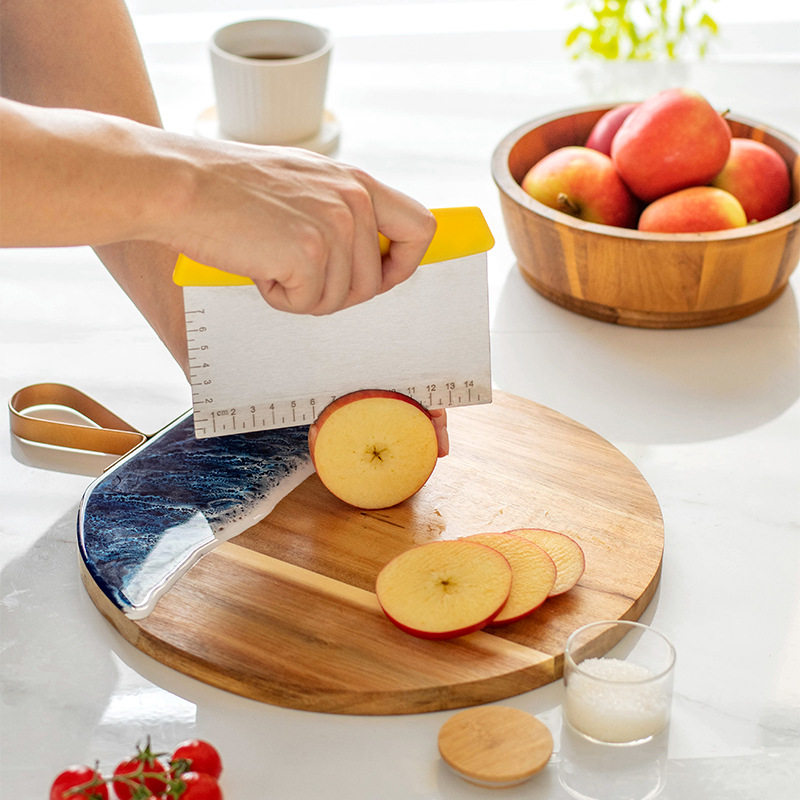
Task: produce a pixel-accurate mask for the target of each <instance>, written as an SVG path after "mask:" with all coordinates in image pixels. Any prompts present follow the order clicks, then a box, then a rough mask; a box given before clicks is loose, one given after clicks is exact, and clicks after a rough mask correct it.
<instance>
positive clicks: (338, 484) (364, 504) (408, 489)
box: [308, 389, 439, 509]
mask: <svg viewBox="0 0 800 800" xmlns="http://www.w3.org/2000/svg"><path fill="white" fill-rule="evenodd" d="M376 399H377V400H391V401H392V402H398V403H408V404H409V406H411V407H412V408H413V409H415V410H416V411H418V412H419V413H420V414H421V415H424V417H425V418H426V419H427V420H428V422H429V423H430V430H429V431H428V430H427V426H424V428H425V430H424V436H422V437H421V439H420V440H419V441H418V442H417V446H416V447H415V448H414V451H415V453H416V456H417V460H418V461H419V463H415V464H414V465H413V466H414V468H415V475H416V480H415V481H414V482H413V483H410V482H408V480H406V481H404V483H403V488H402V490H399V491H395V489H396V487H397V485H398V484H399V480H396V479H395V478H394V477H392V475H391V474H389V475H388V476H387V480H386V481H385V482H384V484H385V486H390V487H391V488H392V499H391V500H390V501H387V500H386V499H385V498H384V499H382V500H377V499H375V497H376V495H374V496H372V497H370V499H367V495H365V494H364V492H363V490H362V489H361V487H358V486H357V485H356V478H355V477H354V479H353V480H354V482H353V484H349V485H345V484H344V483H343V482H342V480H341V473H342V471H343V468H344V471H345V472H346V473H347V475H348V483H349V477H350V475H353V476H355V470H354V469H353V467H354V460H353V458H352V457H348V455H347V453H346V451H345V450H343V449H340V448H339V446H338V445H339V442H336V443H335V444H333V445H331V443H330V442H328V443H325V442H324V440H323V449H324V450H325V451H326V452H325V455H321V454H320V452H319V451H320V440H321V439H322V437H323V434H324V433H325V434H327V431H328V425H329V422H330V420H331V418H332V417H333V416H334V414H336V413H337V412H338V411H340V410H341V409H343V408H345V407H347V406H349V405H350V404H352V403H358V402H361V401H369V400H376ZM390 433H391V431H388V430H387V434H390ZM325 438H327V439H329V438H330V437H328V436H325ZM360 444H361V441H360V440H359V441H358V445H360ZM308 449H309V454H310V455H311V461H312V463H313V464H314V468H315V469H316V471H317V476H318V477H319V479H320V480H321V481H322V483H323V484H324V485H325V486H326V488H327V489H328V490H329V491H330V492H331V493H332V494H334V495H335V496H336V497H338V498H339V499H340V500H342V501H344V502H345V503H348V504H349V505H352V506H355V507H356V508H365V509H375V508H388V507H390V506H393V505H397V504H398V503H402V502H403V501H404V500H407V499H408V498H409V497H411V496H412V495H414V494H416V493H417V492H418V491H419V490H420V489H421V488H422V487H423V486H424V485H425V483H426V482H427V480H428V478H429V477H430V476H431V474H432V473H433V470H434V467H435V466H436V461H437V458H438V452H439V445H438V437H437V433H436V425H435V423H434V421H433V416H432V414H431V413H430V412H429V411H428V410H427V409H426V408H425V407H424V406H422V405H420V404H419V403H418V402H417V401H416V400H414V399H413V398H411V397H409V396H408V395H404V394H401V393H399V392H393V391H389V390H385V389H360V390H358V391H355V392H350V393H349V394H345V395H342V396H341V397H337V398H336V399H335V400H333V401H332V402H331V403H329V404H328V405H327V406H326V407H325V408H324V409H323V410H322V412H321V413H320V415H319V417H317V420H316V421H315V423H314V424H313V425H312V426H310V427H309V431H308ZM348 458H349V460H348ZM407 461H408V460H407ZM420 464H422V465H423V466H424V470H422V471H420V469H419V466H420ZM399 466H400V467H404V466H406V464H404V463H402V462H401V463H400V464H399ZM396 474H397V473H395V475H396ZM401 477H402V476H401ZM385 486H384V488H385ZM354 490H355V492H354ZM367 494H369V493H367Z"/></svg>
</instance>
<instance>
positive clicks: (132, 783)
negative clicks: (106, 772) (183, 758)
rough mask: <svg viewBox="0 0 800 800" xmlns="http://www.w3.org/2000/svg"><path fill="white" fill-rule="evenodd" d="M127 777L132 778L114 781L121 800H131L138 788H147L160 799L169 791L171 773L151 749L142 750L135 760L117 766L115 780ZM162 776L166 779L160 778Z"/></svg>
mask: <svg viewBox="0 0 800 800" xmlns="http://www.w3.org/2000/svg"><path fill="white" fill-rule="evenodd" d="M125 775H129V776H130V777H129V778H127V779H123V780H114V792H115V793H116V795H117V797H118V798H119V800H131V797H132V796H133V793H134V791H135V790H136V787H137V786H142V785H143V786H146V787H147V788H148V789H149V790H150V791H151V792H152V793H153V794H154V795H156V796H159V797H160V796H161V795H162V794H163V793H164V792H165V791H166V790H167V781H168V780H169V772H168V771H167V769H166V768H165V767H164V765H163V764H162V763H161V762H160V761H159V760H158V759H157V758H156V757H155V755H153V753H151V752H150V748H149V747H147V748H146V749H145V750H140V751H139V754H138V755H137V756H136V757H135V758H129V759H128V760H127V761H121V762H120V763H119V764H118V765H117V768H116V769H115V770H114V778H115V779H116V778H120V777H123V776H125ZM161 775H163V776H164V777H163V778H162V777H159V776H161ZM144 776H147V777H144Z"/></svg>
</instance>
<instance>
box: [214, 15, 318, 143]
mask: <svg viewBox="0 0 800 800" xmlns="http://www.w3.org/2000/svg"><path fill="white" fill-rule="evenodd" d="M331 48H332V42H331V37H330V34H329V33H328V31H327V30H325V29H324V28H320V27H317V26H316V25H310V24H308V23H305V22H296V21H293V20H285V19H255V20H246V21H243V22H236V23H233V24H232V25H227V26H225V27H224V28H220V29H219V30H218V31H216V32H215V33H214V35H213V36H212V38H211V42H210V45H209V50H210V55H211V69H212V75H213V78H214V92H215V95H216V101H217V119H218V125H219V133H220V135H221V136H222V137H224V138H228V139H236V140H237V141H241V142H250V143H252V144H277V145H295V144H300V143H302V142H303V141H304V140H307V139H310V138H311V137H314V136H315V135H316V134H317V133H318V132H319V130H320V128H321V126H322V119H323V113H324V110H325V92H326V89H327V82H328V65H329V63H330V55H331Z"/></svg>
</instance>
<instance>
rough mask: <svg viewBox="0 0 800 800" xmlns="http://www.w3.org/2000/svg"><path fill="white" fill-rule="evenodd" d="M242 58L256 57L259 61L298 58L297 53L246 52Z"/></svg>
mask: <svg viewBox="0 0 800 800" xmlns="http://www.w3.org/2000/svg"><path fill="white" fill-rule="evenodd" d="M242 58H255V59H257V60H258V61H283V60H285V59H287V58H297V55H296V54H295V53H244V54H243V55H242Z"/></svg>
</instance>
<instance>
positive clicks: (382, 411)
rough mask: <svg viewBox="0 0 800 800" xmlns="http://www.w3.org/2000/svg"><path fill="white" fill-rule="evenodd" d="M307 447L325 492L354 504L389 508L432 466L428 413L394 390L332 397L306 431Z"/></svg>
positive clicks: (434, 444) (432, 433) (433, 442)
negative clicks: (307, 435) (326, 489)
mask: <svg viewBox="0 0 800 800" xmlns="http://www.w3.org/2000/svg"><path fill="white" fill-rule="evenodd" d="M308 448H309V452H310V453H311V460H312V461H313V463H314V467H315V468H316V470H317V475H318V476H319V479H320V480H321V481H322V483H323V484H324V485H325V486H326V487H327V488H328V490H329V491H330V492H331V493H332V494H334V495H335V496H336V497H338V498H339V499H340V500H343V501H344V502H345V503H349V504H350V505H352V506H356V507H357V508H388V507H389V506H393V505H397V503H401V502H402V501H403V500H406V499H407V498H409V497H411V496H412V495H413V494H415V493H416V492H417V491H419V489H421V488H422V486H423V485H424V484H425V482H426V481H427V480H428V478H429V477H430V475H431V473H432V472H433V468H434V467H435V466H436V459H437V456H438V450H439V446H438V442H437V437H436V428H435V426H434V423H433V420H432V418H431V415H430V414H429V413H428V411H427V410H426V409H425V408H423V407H422V406H421V405H420V404H419V403H417V402H416V400H413V399H412V398H411V397H408V396H406V395H404V394H400V393H398V392H390V391H385V390H381V389H368V390H360V391H357V392H351V393H350V394H346V395H342V396H341V397H338V398H336V400H334V401H333V402H332V403H330V404H329V405H328V406H326V408H325V409H324V410H323V411H322V413H321V414H320V415H319V417H318V418H317V421H316V423H315V424H314V425H312V426H311V428H310V429H309V437H308Z"/></svg>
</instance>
